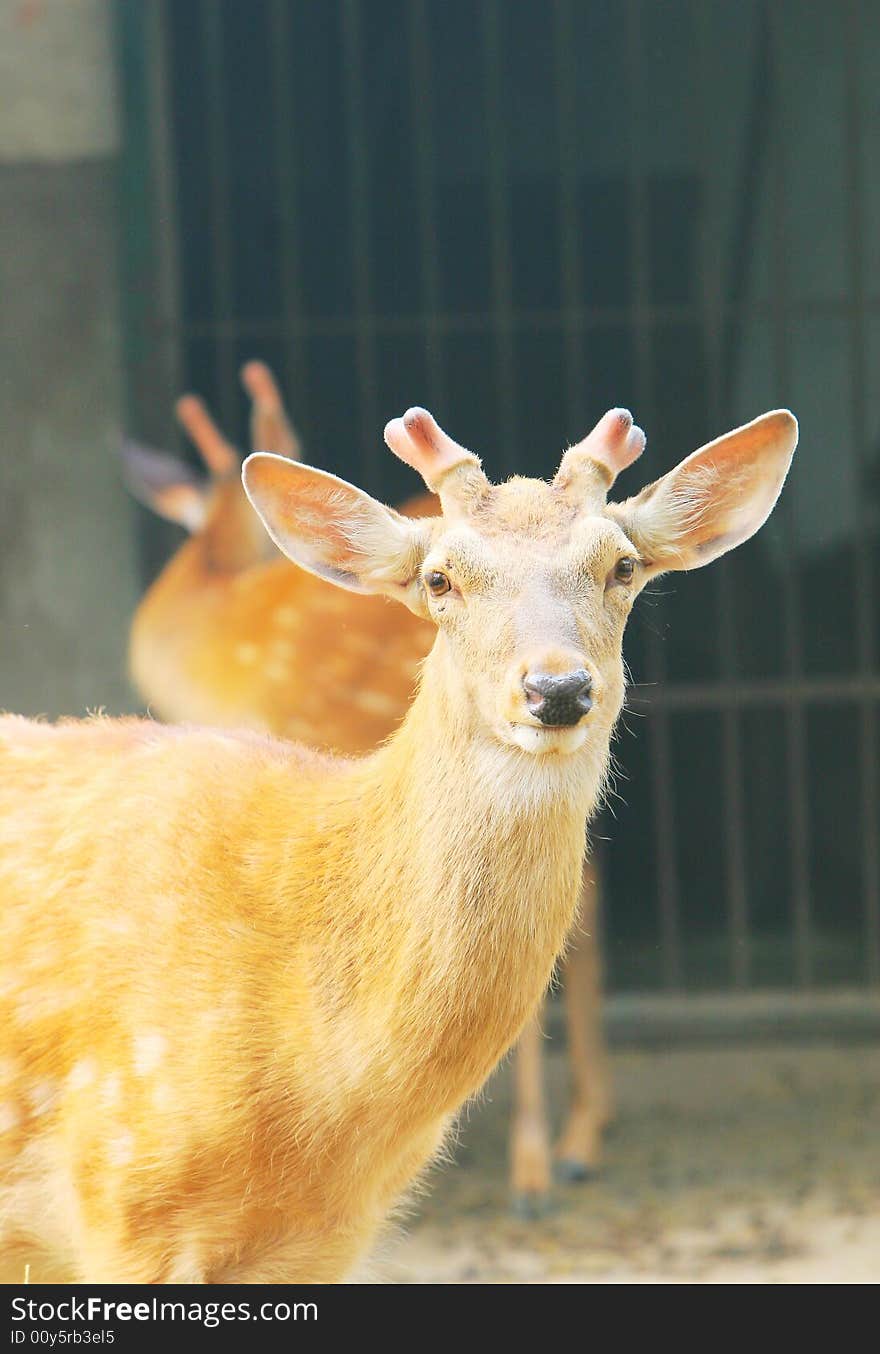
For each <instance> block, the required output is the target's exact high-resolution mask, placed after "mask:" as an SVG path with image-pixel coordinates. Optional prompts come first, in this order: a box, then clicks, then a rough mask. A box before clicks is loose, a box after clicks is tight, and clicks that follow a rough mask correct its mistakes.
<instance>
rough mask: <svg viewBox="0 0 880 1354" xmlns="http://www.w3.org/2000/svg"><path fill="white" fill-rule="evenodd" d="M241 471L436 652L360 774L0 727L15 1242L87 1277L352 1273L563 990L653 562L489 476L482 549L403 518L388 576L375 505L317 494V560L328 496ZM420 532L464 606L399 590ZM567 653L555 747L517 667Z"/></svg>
mask: <svg viewBox="0 0 880 1354" xmlns="http://www.w3.org/2000/svg"><path fill="white" fill-rule="evenodd" d="M784 450H785V449H784V448H782V449H781V451H780V453H779V454H782V451H784ZM791 450H793V444H792V446H791V447H790V448H789V449H788V458H789V459H790V455H791ZM245 476H246V484H247V487H248V493H249V496H250V497H251V500H252V502H254V503H255V504H256V505H257V506H258V508H259V511H260V513H261V515H262V516H263V517H264V520H266V522H267V525H268V526H269V527H270V529H271V530H272V532H273V534H274V535H275V536H276V539H281V540H283V542H284V548H285V549H286V550H288V551H289V553H290V554H291V555H292V556H293V557H294V558H299V557H300V556H301V555H302V553H303V552H305V553H306V554H307V555H308V556H309V558H311V559H314V558H316V557H315V555H314V551H315V549H316V539H317V540H320V541H325V540H326V537H327V535H328V534H329V535H330V537H332V538H333V539H334V540H339V541H340V545H339V547H338V549H337V551H336V553H335V556H334V557H333V558H332V559H327V558H326V552H324V554H323V555H322V557H321V567H322V568H327V569H328V570H331V571H332V572H333V573H334V575H335V576H344V577H345V578H346V579H347V580H348V579H350V580H351V583H350V584H349V586H368V580H369V579H370V578H371V577H372V576H373V575H376V576H378V577H381V579H382V583H381V585H380V586H381V588H382V590H383V591H388V590H394V591H395V592H396V594H397V595H399V596H400V597H401V598H402V599H403V600H405V601H406V602H407V604H408V605H410V606H411V607H413V608H415V609H417V610H419V611H420V612H421V613H422V614H424V615H426V616H430V618H431V619H432V620H433V622H434V623H435V625H437V627H438V630H439V634H438V638H437V641H436V643H435V645H434V647H433V649H432V651H431V654H430V655H429V657H428V659H427V661H426V663H425V665H424V668H423V673H422V680H421V684H420V689H419V692H418V694H417V696H416V699H415V701H414V703H413V705H412V707H411V708H410V711H409V713H408V715H407V717H406V718H405V720H404V722H403V724H402V726H401V728H400V729H399V731H398V732H397V734H396V735H395V736H394V737H393V738H392V739H391V740H390V741H389V742H388V743H387V744H386V745H385V746H384V747H382V748H381V749H380V750H379V751H378V752H376V753H374V754H373V755H372V756H369V757H366V758H364V759H362V760H360V761H346V760H343V759H333V758H330V757H327V756H322V755H320V754H318V753H316V752H313V751H310V750H307V749H305V748H302V747H299V746H297V745H295V744H288V743H283V742H279V741H275V740H273V739H270V738H267V737H261V736H260V735H258V734H247V733H237V734H225V733H219V732H215V731H207V730H198V729H167V728H161V727H159V726H157V725H154V724H152V723H150V722H148V721H143V722H142V721H137V720H123V721H108V720H101V719H97V720H89V721H83V722H74V723H67V724H62V725H59V726H57V727H55V728H52V727H49V726H46V725H40V724H37V723H33V722H29V721H25V720H20V719H17V718H15V717H8V718H6V719H4V720H2V721H0V899H2V907H0V955H2V963H3V968H2V988H0V1068H2V1071H3V1077H4V1081H3V1089H2V1093H0V1095H2V1098H0V1105H2V1107H3V1109H2V1113H3V1120H2V1122H3V1126H4V1131H3V1135H2V1138H0V1143H2V1146H0V1227H2V1246H3V1250H4V1253H5V1254H6V1255H8V1256H11V1257H12V1256H14V1257H19V1256H20V1255H21V1254H22V1251H23V1249H24V1250H27V1248H28V1246H31V1247H32V1248H33V1253H34V1254H35V1255H40V1256H43V1255H46V1256H48V1257H51V1263H52V1264H53V1265H54V1267H55V1272H56V1273H57V1270H58V1267H59V1266H61V1267H64V1268H66V1269H67V1271H68V1272H69V1274H70V1276H71V1277H74V1278H79V1279H89V1280H91V1281H95V1282H107V1281H125V1280H128V1281H142V1282H143V1281H149V1282H175V1281H187V1282H212V1281H223V1280H229V1281H236V1282H265V1281H267V1280H271V1279H276V1280H277V1279H286V1280H296V1281H302V1282H305V1281H310V1280H311V1281H316V1282H331V1281H335V1280H338V1279H340V1278H342V1277H343V1276H344V1275H345V1273H346V1272H347V1271H348V1269H349V1268H350V1267H351V1265H352V1264H353V1263H354V1261H355V1260H356V1259H357V1258H358V1256H359V1255H360V1254H362V1253H363V1251H364V1250H365V1249H366V1248H367V1247H368V1246H369V1244H370V1242H371V1240H372V1238H373V1236H374V1234H375V1232H376V1229H377V1228H378V1227H379V1225H380V1224H381V1221H382V1219H383V1218H384V1217H385V1216H386V1215H387V1213H388V1211H389V1209H390V1208H391V1207H392V1205H393V1204H394V1202H395V1201H396V1200H397V1199H398V1198H399V1197H400V1195H401V1192H402V1191H403V1190H405V1188H406V1187H407V1186H408V1185H409V1184H410V1183H411V1181H412V1180H413V1179H414V1177H415V1176H416V1175H417V1174H418V1172H419V1170H420V1169H421V1168H422V1166H423V1165H424V1163H425V1162H426V1161H427V1160H428V1159H430V1157H431V1156H432V1154H433V1153H434V1152H436V1150H437V1149H438V1147H439V1145H440V1143H441V1142H442V1140H443V1136H444V1133H445V1132H446V1130H447V1126H448V1124H449V1123H450V1120H451V1118H452V1116H453V1115H454V1113H455V1111H456V1110H457V1108H458V1107H459V1106H460V1105H461V1103H462V1102H463V1100H464V1099H465V1098H466V1097H467V1096H468V1095H470V1094H471V1093H473V1091H475V1090H476V1088H477V1087H478V1086H479V1085H480V1084H481V1083H482V1081H483V1080H484V1079H485V1077H486V1076H487V1075H488V1073H489V1072H490V1071H491V1069H492V1067H493V1066H494V1064H495V1063H496V1062H497V1060H498V1058H499V1057H500V1056H501V1055H502V1054H503V1052H504V1051H505V1049H507V1048H508V1047H509V1046H510V1045H511V1043H512V1042H513V1040H514V1039H515V1038H516V1037H517V1035H518V1033H519V1031H520V1030H521V1028H522V1027H523V1025H524V1023H525V1022H526V1020H527V1019H528V1017H529V1016H530V1014H531V1013H532V1011H533V1010H534V1009H535V1007H536V1005H537V1002H538V1001H539V999H540V996H541V994H542V992H543V990H544V988H545V987H546V984H547V982H548V979H549V976H550V973H551V971H552V968H553V964H554V962H555V959H556V956H557V954H558V953H559V951H560V949H561V947H562V945H563V943H564V941H565V937H566V934H567V932H568V930H569V928H570V926H571V924H572V921H573V918H574V916H575V911H576V906H577V899H578V895H579V889H580V875H581V863H582V856H583V844H584V831H585V823H586V820H587V818H588V816H589V814H590V813H591V812H592V809H593V807H594V805H595V802H596V798H597V796H598V794H599V793H600V790H601V784H602V779H603V776H604V772H605V767H606V765H607V758H608V746H609V740H610V736H611V731H612V728H613V725H614V722H615V720H616V718H617V715H618V713H619V709H620V705H621V701H622V696H623V676H622V664H621V655H620V646H621V638H622V632H623V626H624V623H625V620H626V616H627V614H628V611H629V607H630V604H631V600H632V597H633V595H634V594H635V592H636V591H637V588H638V583H637V582H634V583H633V585H631V586H628V587H626V588H623V587H621V586H619V585H616V584H614V583H613V581H612V580H613V572H614V568H615V561H616V560H617V559H619V558H620V556H621V554H622V553H627V552H632V551H633V550H637V549H638V546H637V543H636V542H630V541H628V540H627V538H626V537H625V536H624V535H623V532H622V530H621V528H620V526H619V525H618V524H617V523H615V521H614V520H613V516H612V514H610V513H609V512H607V511H605V510H599V509H597V510H593V505H591V506H590V509H589V510H587V511H585V512H584V513H583V514H580V515H576V516H575V517H574V519H573V520H569V521H568V523H567V525H566V523H565V521H564V518H563V516H561V515H560V514H559V511H558V504H557V497H556V496H555V491H554V490H552V489H550V488H549V487H548V486H546V485H543V484H541V483H539V482H533V488H532V500H533V501H532V505H531V506H529V508H528V510H527V511H526V509H525V497H524V495H523V493H522V487H521V485H518V486H517V487H516V488H515V489H511V488H508V487H506V486H500V487H499V488H497V489H494V490H491V493H490V494H489V497H490V498H491V500H492V505H494V506H487V507H486V508H485V515H484V516H483V517H481V518H480V522H479V526H477V524H476V523H468V522H462V521H461V520H459V519H458V518H456V520H455V521H454V523H453V524H452V525H449V524H447V521H446V518H445V516H444V518H442V519H434V520H431V521H430V523H429V524H424V523H418V522H413V523H409V524H408V525H405V526H404V527H401V519H398V518H397V517H396V515H394V514H390V513H388V514H387V519H388V525H387V531H386V533H385V537H384V541H385V543H384V554H383V547H382V545H381V544H380V538H381V535H382V533H381V530H380V525H379V524H380V521H381V517H382V513H383V512H386V510H384V509H381V507H380V505H378V504H374V503H373V502H372V500H369V499H367V498H366V496H365V495H360V496H359V497H360V500H361V507H362V510H363V512H364V513H366V514H369V515H370V516H371V517H372V519H373V522H374V531H373V541H372V544H371V550H370V553H369V554H360V555H359V554H358V552H357V550H354V549H352V548H350V547H348V546H346V545H345V544H344V543H343V538H344V536H345V533H344V532H343V531H342V530H341V520H342V518H344V517H345V515H346V514H347V513H348V511H349V507H350V504H351V502H352V501H353V500H352V496H358V491H356V490H353V489H351V488H350V486H347V487H344V492H341V496H340V494H337V493H335V491H330V490H328V493H327V496H326V499H325V503H324V513H323V518H324V520H323V523H322V524H319V525H320V527H321V529H320V533H319V535H318V536H317V537H316V534H315V533H316V531H318V526H317V525H316V523H315V514H316V513H317V512H318V507H317V504H318V502H319V501H320V492H319V490H320V487H321V486H324V487H327V481H328V478H329V477H326V476H320V475H318V474H317V472H313V471H311V470H309V469H308V467H303V466H298V465H295V464H293V463H291V462H289V461H285V460H283V459H281V458H279V457H273V456H260V457H251V458H250V459H249V461H248V462H247V463H246V466H245ZM336 483H337V484H338V483H339V482H336ZM487 488H488V487H487ZM443 492H444V489H443V487H441V498H442V497H443ZM450 492H452V491H450ZM303 494H304V497H305V499H306V501H307V503H308V512H307V514H306V521H305V522H299V521H298V519H297V512H296V504H297V501H298V500H299V498H300V497H301V496H303ZM535 504H537V505H539V506H540V508H541V509H542V510H543V511H544V512H546V513H548V514H551V515H554V516H555V517H556V520H557V523H558V526H559V530H558V532H557V534H556V537H555V540H554V541H553V542H551V541H550V540H549V539H545V538H544V537H543V536H542V535H541V533H538V536H539V539H537V540H536V539H534V536H533V533H532V530H531V527H532V524H533V522H534V520H535V515H536V510H535V506H534V505H535ZM444 508H445V504H444ZM569 517H570V514H569ZM517 524H520V525H517ZM637 525H638V522H636V526H637ZM521 527H522V529H520V528H521ZM401 530H404V531H406V532H407V533H408V534H409V536H410V539H411V540H412V541H414V542H415V541H419V542H421V571H422V573H430V571H431V570H435V569H440V568H445V569H447V570H449V572H450V575H451V577H452V579H453V582H454V587H453V589H452V591H451V592H449V593H448V594H447V595H446V596H444V597H441V598H439V599H435V598H433V597H431V596H429V594H428V592H427V590H426V589H425V588H424V587H423V586H422V584H421V581H420V579H421V574H420V575H419V576H418V577H408V576H403V575H400V576H398V577H396V578H392V577H390V575H389V572H388V570H389V567H390V561H391V560H392V559H394V558H397V557H398V555H399V538H400V532H401ZM634 534H636V535H637V532H635V533H634ZM310 552H311V553H310ZM459 565H461V569H462V572H461V574H459V573H458V572H457V570H458V568H459ZM316 567H317V566H316ZM561 651H564V652H566V653H568V654H569V655H570V656H571V659H572V661H577V662H578V663H580V664H582V665H584V666H586V667H587V668H588V670H589V671H591V672H592V674H593V677H594V695H595V705H594V708H593V710H592V711H591V712H590V714H589V716H587V717H586V718H584V719H582V720H581V722H580V724H579V725H578V726H577V727H576V728H575V729H572V728H562V729H549V728H543V727H538V721H537V720H536V718H535V717H534V716H533V715H532V714H530V712H529V708H528V706H527V702H526V699H525V693H524V691H523V689H522V685H521V678H522V674H523V671H524V669H525V667H526V666H527V665H528V664H530V663H531V664H537V665H540V664H541V663H543V661H544V658H545V657H546V656H548V655H553V654H558V653H559V652H561ZM514 691H519V692H520V700H519V702H517V700H516V699H515V698H514V696H513V694H512V693H513V692H514ZM512 716H513V717H512ZM521 733H523V738H522V739H521V738H520V734H521ZM525 734H528V735H529V737H527V738H526V737H525V736H524V735H525ZM575 734H577V735H578V736H577V737H574V735H575ZM532 735H534V737H532ZM33 1277H34V1278H35V1279H36V1278H39V1275H38V1274H34V1275H33Z"/></svg>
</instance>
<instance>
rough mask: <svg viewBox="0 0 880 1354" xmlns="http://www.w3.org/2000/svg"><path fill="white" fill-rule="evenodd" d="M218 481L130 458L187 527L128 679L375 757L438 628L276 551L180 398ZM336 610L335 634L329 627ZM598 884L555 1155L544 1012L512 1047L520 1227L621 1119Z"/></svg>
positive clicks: (156, 455) (581, 956) (259, 419)
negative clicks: (606, 1024) (606, 1031)
mask: <svg viewBox="0 0 880 1354" xmlns="http://www.w3.org/2000/svg"><path fill="white" fill-rule="evenodd" d="M241 381H242V385H243V386H244V389H245V391H246V392H247V394H248V396H249V398H250V401H251V417H250V444H251V448H252V449H253V450H264V451H271V452H275V453H276V454H277V455H281V456H286V457H288V458H289V459H291V460H299V459H301V454H302V448H301V442H300V438H299V435H298V434H297V432H296V431H295V429H294V426H293V424H292V421H291V419H290V417H289V415H288V413H287V410H286V409H285V407H284V401H283V399H282V396H281V393H280V390H279V387H278V383H277V381H276V380H275V377H274V375H273V373H272V372H271V370H270V369H269V368H268V367H267V366H266V365H265V363H263V362H259V361H255V360H252V361H249V362H247V363H245V365H244V366H243V367H242V370H241ZM176 414H177V418H178V421H179V422H180V424H181V426H182V428H183V430H184V432H185V433H186V435H187V436H188V438H189V440H190V441H191V442H192V444H193V446H194V447H195V448H196V450H197V451H198V454H199V456H200V457H201V460H202V462H203V465H204V467H205V470H206V471H207V476H206V477H204V478H201V479H199V478H197V477H195V476H194V475H193V473H192V472H191V471H190V469H189V467H188V466H187V465H186V463H185V462H183V461H181V460H180V459H179V458H174V457H172V456H170V455H169V454H168V453H167V452H157V451H154V450H151V449H149V448H147V447H144V446H141V445H138V444H135V443H132V442H128V443H126V444H125V446H124V447H123V467H124V473H125V478H126V481H127V483H128V486H129V488H130V489H131V491H132V493H133V494H134V495H135V497H136V498H137V499H138V500H139V501H140V502H141V503H143V504H144V505H145V506H147V507H149V508H150V509H151V510H152V511H154V512H156V513H158V514H159V515H160V516H162V517H164V518H165V519H166V520H168V521H171V522H174V523H176V524H177V525H178V526H181V527H183V528H184V529H185V530H186V531H187V532H188V533H189V539H188V540H187V541H186V542H185V543H184V544H183V545H182V546H181V547H180V549H179V550H178V551H177V552H176V553H175V554H174V555H173V556H172V558H171V560H170V561H169V563H168V564H167V565H166V566H165V567H164V569H163V570H162V571H161V573H160V574H159V576H158V578H157V579H156V580H155V581H154V583H153V584H152V585H151V587H150V588H149V589H148V590H147V592H146V594H145V596H144V597H143V598H142V600H141V602H140V604H139V606H138V608H137V610H136V611H135V614H134V617H133V620H132V626H131V635H130V642H129V670H130V674H131V678H132V682H133V684H134V685H135V687H136V688H137V690H138V691H139V692H140V694H141V696H142V697H143V698H144V700H145V701H146V703H147V705H148V707H149V709H150V710H151V711H153V712H155V713H158V714H159V715H160V716H161V717H162V718H163V719H165V720H168V721H170V722H172V723H205V724H212V725H216V726H223V727H233V728H235V727H251V728H255V729H259V730H261V731H263V732H267V733H273V734H277V735H278V736H280V737H283V738H294V739H296V740H298V741H301V742H306V743H308V744H309V745H311V746H313V747H316V748H321V749H327V750H331V751H336V752H341V753H346V754H350V755H362V754H365V753H367V752H371V751H372V750H373V749H374V748H375V747H376V746H377V745H378V744H379V743H380V742H381V741H383V740H384V739H385V738H387V737H388V736H389V734H390V733H392V732H393V730H394V729H395V728H396V726H397V724H398V723H399V722H400V720H401V719H402V718H403V715H404V714H405V712H406V709H407V707H408V706H409V703H410V701H411V700H412V697H413V694H414V691H415V683H416V675H417V673H418V669H419V665H420V664H421V662H422V661H423V659H424V658H425V657H426V655H427V654H428V652H429V650H430V648H431V644H432V642H433V638H434V632H433V627H432V626H431V625H430V624H429V623H428V622H427V621H425V620H423V619H421V618H419V617H416V616H414V615H413V614H412V613H411V612H410V611H408V610H406V609H405V608H403V607H398V606H394V605H393V604H390V603H389V602H388V601H387V599H384V598H376V597H371V596H369V595H365V594H363V593H351V592H344V591H342V590H340V589H338V588H336V587H335V586H334V585H333V584H332V583H328V582H326V581H324V580H323V579H321V578H319V577H317V576H315V575H313V574H309V573H306V572H305V571H303V570H301V569H299V568H297V567H296V566H295V565H293V564H292V563H291V562H290V561H289V560H288V559H287V558H286V557H285V556H284V555H282V554H281V553H280V552H279V551H277V550H276V549H275V547H274V546H273V544H272V542H271V540H270V539H269V537H268V535H267V534H266V533H265V531H263V530H262V528H259V529H258V530H256V531H255V530H254V527H255V525H256V526H257V527H259V522H258V519H257V517H256V516H255V514H254V513H253V510H252V509H251V507H250V504H249V502H248V500H247V497H246V495H245V492H244V487H243V485H242V483H241V476H240V458H239V455H238V452H237V450H236V449H235V447H234V446H233V445H232V443H231V442H230V441H229V440H228V439H227V438H226V437H225V435H224V434H223V432H222V431H221V430H220V428H219V427H218V425H217V423H216V422H215V420H214V419H213V418H212V416H211V414H210V412H209V411H208V409H207V408H206V406H205V404H204V402H203V401H202V400H201V399H200V398H199V397H198V396H196V395H193V394H186V395H183V396H181V397H180V399H179V400H178V401H177V403H176ZM400 511H401V512H402V513H403V514H404V515H405V516H407V517H426V516H433V515H436V513H437V512H438V511H439V504H438V501H437V499H436V497H435V496H434V495H433V494H427V493H424V494H421V495H419V496H417V497H414V498H410V499H408V500H407V501H406V502H405V503H404V504H403V505H402V506H401V508H400ZM331 617H332V620H333V627H334V628H333V633H332V634H328V628H327V621H328V619H329V618H331ZM599 907H600V886H599V875H598V864H597V861H596V860H595V858H592V859H591V858H586V859H585V861H584V878H583V886H582V894H581V902H580V909H579V919H578V923H577V925H576V926H575V928H574V929H573V933H572V939H571V942H570V944H569V946H568V949H567V951H566V954H565V956H564V958H563V961H562V969H563V972H564V985H563V993H564V999H565V1010H566V1016H567V1025H568V1041H567V1044H568V1054H569V1060H570V1064H571V1084H572V1088H573V1094H572V1098H571V1103H570V1106H569V1109H568V1115H567V1118H566V1120H565V1122H564V1123H563V1126H562V1129H561V1131H560V1134H559V1138H558V1141H557V1143H556V1146H555V1149H554V1150H553V1151H552V1152H551V1146H550V1129H549V1123H548V1116H547V1111H546V1105H545V1100H544V1089H543V1080H544V1076H543V1046H544V1039H543V1035H542V1024H543V1021H542V1016H541V1014H540V1013H539V1014H538V1015H536V1017H535V1019H534V1020H533V1021H531V1022H530V1023H529V1025H528V1026H527V1028H526V1030H525V1032H524V1033H523V1036H522V1039H521V1041H520V1044H519V1045H518V1050H517V1053H516V1062H517V1066H516V1075H515V1077H514V1082H513V1093H514V1106H513V1114H512V1123H511V1136H510V1190H511V1204H512V1208H513V1211H514V1212H515V1214H517V1215H518V1216H520V1217H522V1218H524V1219H525V1220H533V1219H536V1218H538V1217H540V1216H541V1215H542V1214H543V1213H544V1212H546V1210H547V1209H548V1207H549V1202H550V1188H551V1181H552V1179H553V1178H554V1176H555V1178H556V1179H557V1180H559V1181H561V1182H563V1183H565V1182H570V1181H580V1180H585V1179H589V1178H591V1177H592V1176H593V1175H595V1173H596V1172H597V1171H598V1169H599V1166H600V1162H601V1154H602V1135H603V1132H604V1129H605V1128H606V1126H607V1124H608V1123H609V1121H610V1119H611V1117H612V1091H611V1078H610V1072H609V1063H608V1055H607V1050H606V1047H605V1041H604V1037H603V1030H602V995H601V985H602V979H601V975H602V964H601V952H600V948H599V937H598V912H599Z"/></svg>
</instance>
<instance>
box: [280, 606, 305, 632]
mask: <svg viewBox="0 0 880 1354" xmlns="http://www.w3.org/2000/svg"><path fill="white" fill-rule="evenodd" d="M298 621H299V613H298V611H297V609H296V607H293V606H280V607H279V608H278V610H277V611H276V612H275V624H276V625H280V626H281V627H282V629H284V630H292V629H293V628H294V627H295V626H296V624H297V622H298Z"/></svg>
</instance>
